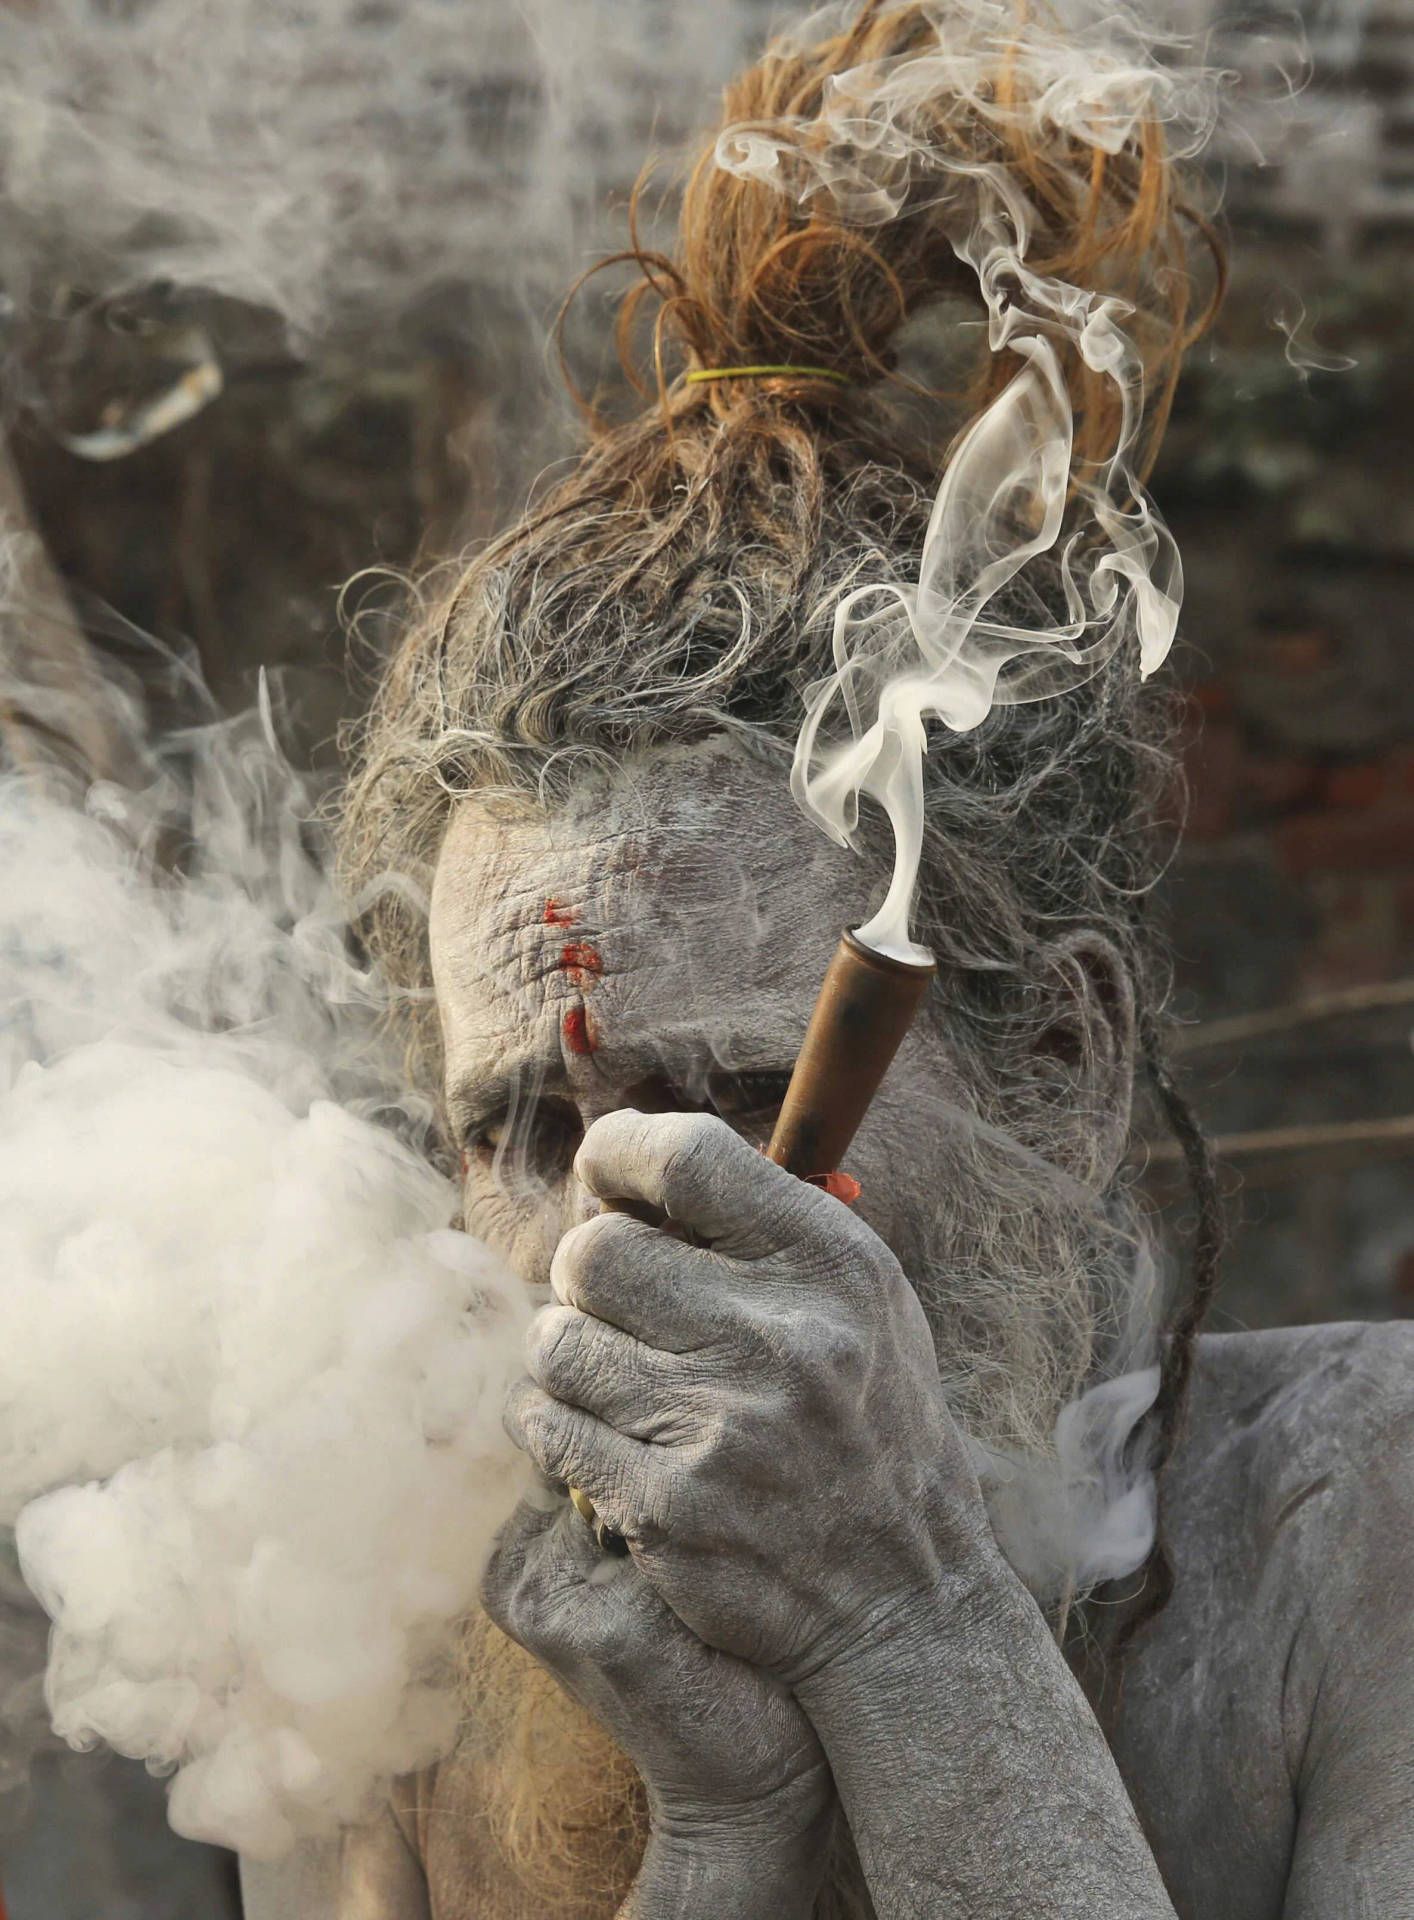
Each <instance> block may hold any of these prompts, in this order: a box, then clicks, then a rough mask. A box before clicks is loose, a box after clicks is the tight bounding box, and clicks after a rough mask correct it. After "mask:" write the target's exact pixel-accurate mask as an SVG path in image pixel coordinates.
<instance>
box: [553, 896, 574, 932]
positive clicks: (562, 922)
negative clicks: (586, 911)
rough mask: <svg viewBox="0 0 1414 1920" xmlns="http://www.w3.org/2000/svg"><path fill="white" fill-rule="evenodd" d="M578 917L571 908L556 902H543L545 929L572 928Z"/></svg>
mask: <svg viewBox="0 0 1414 1920" xmlns="http://www.w3.org/2000/svg"><path fill="white" fill-rule="evenodd" d="M578 918H579V915H578V914H577V913H576V912H575V910H574V908H573V907H566V906H563V905H562V904H561V903H560V902H559V901H558V900H547V901H546V902H545V925H546V926H547V927H572V926H573V925H574V923H575V921H576V920H578Z"/></svg>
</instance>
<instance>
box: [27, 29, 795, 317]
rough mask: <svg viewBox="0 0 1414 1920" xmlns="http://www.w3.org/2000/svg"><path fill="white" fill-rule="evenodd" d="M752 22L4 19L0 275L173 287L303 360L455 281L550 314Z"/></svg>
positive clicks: (108, 287) (96, 288) (50, 283)
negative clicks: (316, 342)
mask: <svg viewBox="0 0 1414 1920" xmlns="http://www.w3.org/2000/svg"><path fill="white" fill-rule="evenodd" d="M763 20H764V9H763V8H762V7H761V6H759V5H758V4H755V0H736V4H734V5H728V6H714V7H711V8H705V7H667V8H665V7H661V6H658V5H656V4H654V0H613V3H612V4H607V0H599V3H598V4H592V3H591V4H585V3H584V0H524V4H522V5H520V6H516V7H507V6H503V5H500V4H499V0H376V3H375V4H373V5H369V4H367V0H298V3H296V0H131V4H124V5H122V6H116V5H112V4H110V3H109V0H46V4H45V5H44V6H42V7H37V8H33V9H30V8H13V7H12V8H5V9H3V10H0V193H2V194H3V197H4V199H5V201H6V203H7V218H6V221H5V223H4V225H3V228H0V281H3V284H4V286H5V288H6V290H7V291H8V293H9V295H10V297H11V299H12V301H14V302H15V303H17V305H20V306H24V305H26V304H27V303H29V302H30V301H31V300H32V299H35V298H37V297H39V296H40V295H41V294H43V295H45V296H47V295H48V294H49V293H50V292H51V291H52V290H53V288H54V287H56V286H59V285H65V286H69V287H72V288H77V289H80V290H82V291H83V292H84V293H86V294H88V295H91V296H95V297H107V296H111V295H113V294H115V293H119V292H122V291H124V290H126V289H128V288H131V287H134V286H141V285H145V284H149V283H151V282H154V281H167V282H170V283H171V284H172V285H173V286H174V287H176V288H178V289H188V290H191V289H199V290H201V291H204V292H206V293H211V294H218V295H224V296H228V297H230V298H234V299H237V300H240V301H244V302H248V303H250V304H251V305H254V306H257V307H262V308H267V309H271V310H273V311H274V312H276V313H278V314H280V315H282V316H283V317H284V319H285V320H286V322H287V323H288V325H289V327H290V329H291V331H292V334H293V336H294V337H295V339H296V341H297V342H301V341H303V342H306V343H307V342H308V341H309V340H310V339H311V338H313V337H315V336H317V335H319V334H320V333H321V332H323V331H325V330H327V329H329V328H337V327H340V326H343V325H347V324H349V323H353V324H354V325H355V326H356V328H357V330H358V332H359V333H360V334H362V335H367V334H368V333H370V332H371V331H372V329H373V328H375V327H385V328H386V327H387V326H389V325H391V324H393V323H395V322H396V321H397V320H398V319H399V318H400V317H402V316H404V315H405V314H406V313H408V312H409V311H410V310H411V309H412V308H414V307H415V306H417V304H418V303H419V302H420V301H423V300H425V299H426V298H427V297H428V296H429V295H431V294H433V293H435V292H436V291H437V290H438V289H440V288H445V287H447V286H449V285H451V286H461V287H463V288H465V286H466V285H467V284H468V283H470V284H472V285H480V286H482V287H486V288H490V289H492V290H493V291H494V292H495V293H497V294H500V295H502V296H504V294H505V293H506V291H507V290H508V289H510V290H517V289H518V290H521V291H527V290H528V291H531V292H533V293H535V294H536V295H537V296H541V295H543V296H545V297H547V298H553V297H555V296H556V295H558V293H560V292H562V291H563V286H564V284H565V281H566V277H567V271H569V270H574V271H577V270H578V268H579V267H580V266H583V265H585V264H587V263H588V257H589V256H588V254H587V252H586V249H587V248H592V246H593V245H594V237H595V234H596V233H597V232H599V231H601V230H602V229H601V227H600V222H601V220H602V217H603V212H604V207H605V203H606V201H607V199H608V197H609V195H610V194H611V192H614V191H619V190H622V189H624V188H626V187H627V186H629V185H631V184H632V182H633V180H634V178H635V176H636V175H637V172H638V169H639V166H640V165H641V163H642V161H643V159H644V156H645V155H646V154H647V153H648V152H649V150H650V149H651V148H652V147H653V146H654V145H655V144H657V143H660V142H668V143H669V144H671V141H672V138H673V135H674V132H675V131H681V130H684V129H686V128H689V127H691V126H693V125H695V124H696V122H697V121H698V119H699V118H700V116H701V115H702V114H703V112H704V110H710V103H711V99H712V92H713V88H714V86H715V85H718V84H720V83H721V82H723V81H725V79H726V78H727V76H728V74H729V73H730V72H731V70H732V69H733V68H734V67H735V66H736V65H737V64H738V62H739V60H740V59H741V57H742V55H743V54H744V53H745V52H746V51H747V49H748V47H749V46H750V45H751V44H752V43H753V41H754V39H755V38H757V37H759V33H760V25H761V22H762V21H763ZM443 318H444V321H446V322H449V323H451V324H455V316H453V315H444V316H443ZM535 345H536V348H537V350H538V347H539V340H538V339H537V341H536V343H535Z"/></svg>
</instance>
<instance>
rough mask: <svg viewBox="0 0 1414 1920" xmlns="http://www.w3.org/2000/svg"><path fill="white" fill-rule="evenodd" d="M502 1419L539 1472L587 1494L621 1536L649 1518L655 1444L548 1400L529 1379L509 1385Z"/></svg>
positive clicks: (630, 1534) (629, 1534)
mask: <svg viewBox="0 0 1414 1920" xmlns="http://www.w3.org/2000/svg"><path fill="white" fill-rule="evenodd" d="M502 1420H503V1424H504V1426H505V1429H506V1432H507V1433H508V1434H509V1436H510V1438H511V1440H512V1441H513V1442H514V1443H515V1445H516V1446H518V1447H519V1448H521V1450H522V1451H523V1452H524V1453H527V1454H529V1456H530V1458H531V1459H532V1460H533V1461H534V1462H535V1464H536V1465H537V1466H538V1467H539V1468H540V1470H541V1472H542V1473H547V1474H548V1475H549V1476H550V1478H551V1479H552V1480H561V1481H563V1482H564V1483H565V1485H566V1486H573V1487H578V1488H579V1489H580V1490H581V1491H582V1492H583V1493H586V1494H588V1496H589V1498H590V1499H591V1500H592V1501H593V1502H594V1505H595V1507H596V1508H597V1509H598V1512H599V1516H600V1518H601V1519H602V1520H603V1521H604V1522H605V1523H606V1525H608V1526H611V1527H613V1528H614V1529H615V1531H616V1532H618V1533H621V1534H623V1536H624V1538H625V1539H628V1540H631V1539H633V1538H634V1537H635V1536H636V1535H637V1534H639V1533H641V1531H642V1529H643V1526H644V1524H645V1522H648V1521H650V1520H651V1519H652V1518H653V1516H652V1515H650V1514H648V1513H646V1512H645V1511H644V1508H645V1505H646V1497H647V1493H648V1489H649V1487H650V1485H651V1484H652V1482H653V1480H654V1479H655V1478H656V1477H657V1476H656V1475H655V1474H654V1473H653V1472H651V1471H650V1463H651V1461H652V1458H653V1456H655V1455H657V1454H658V1453H659V1452H660V1450H659V1449H657V1448H653V1447H649V1446H646V1445H644V1443H643V1442H642V1441H639V1440H631V1439H629V1438H628V1437H627V1436H626V1435H624V1434H621V1433H616V1432H615V1431H614V1429H613V1428H612V1427H610V1426H607V1425H606V1424H605V1423H604V1421H602V1420H598V1419H596V1418H595V1417H594V1415H593V1414H592V1413H586V1412H585V1411H584V1410H583V1408H582V1407H567V1406H566V1405H565V1404H564V1402H563V1401H560V1400H552V1399H551V1397H550V1395H549V1394H548V1393H546V1392H545V1390H544V1389H543V1388H542V1387H538V1386H536V1384H535V1382H534V1381H533V1380H519V1381H517V1382H516V1384H515V1385H514V1386H513V1387H512V1388H511V1390H510V1392H509V1393H508V1394H507V1395H506V1405H505V1411H504V1413H503V1415H502ZM658 1471H659V1472H661V1465H659V1468H658Z"/></svg>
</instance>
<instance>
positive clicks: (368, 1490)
mask: <svg viewBox="0 0 1414 1920" xmlns="http://www.w3.org/2000/svg"><path fill="white" fill-rule="evenodd" d="M112 697H113V700H114V703H115V710H117V711H121V712H122V714H123V717H124V719H125V722H126V724H127V725H128V727H129V730H130V732H131V733H132V734H133V751H134V755H135V757H137V758H138V759H139V760H140V764H141V767H142V770H143V776H144V778H143V781H140V782H139V783H138V784H137V785H136V786H135V787H134V788H132V789H125V790H122V791H120V790H119V789H117V788H116V787H105V786H102V785H99V786H96V787H94V788H93V789H92V790H91V791H90V793H89V795H88V800H87V804H86V805H85V806H80V805H76V804H75V803H74V799H73V796H72V794H71V793H69V792H67V791H65V790H64V789H62V788H60V787H59V786H57V785H54V786H47V785H46V784H45V783H44V782H43V781H42V780H38V779H24V778H21V777H20V776H18V775H16V776H11V777H9V778H7V779H5V780H4V781H2V782H0V874H2V875H3V876H4V879H3V885H0V1319H3V1323H4V1326H5V1330H6V1337H5V1341H4V1343H3V1345H0V1524H4V1525H13V1526H14V1528H15V1532H16V1537H17V1541H18V1547H19V1554H20V1562H21V1566H22V1569H23V1572H24V1575H25V1578H26V1580H27V1582H28V1584H29V1586H30V1587H31V1588H32V1589H33V1591H34V1592H35V1593H36V1594H38V1595H39V1597H40V1598H41V1600H42V1601H43V1603H44V1605H45V1607H46V1609H47V1611H48V1612H49V1614H50V1615H51V1617H52V1619H53V1622H54V1632H53V1636H52V1646H51V1654H50V1665H49V1672H48V1679H47V1698H48V1704H49V1708H50V1711H51V1713H52V1716H53V1720H54V1724H55V1727H56V1729H57V1731H58V1732H59V1733H60V1734H61V1735H63V1737H64V1738H66V1739H67V1740H69V1741H70V1742H71V1743H73V1744H75V1745H92V1744H93V1743H95V1742H96V1741H98V1740H103V1741H106V1742H108V1743H109V1744H110V1745H112V1746H113V1747H115V1748H117V1749H118V1750H119V1751H120V1752H123V1753H126V1754H130V1755H133V1756H136V1757H141V1758H143V1759H146V1760H147V1761H148V1762H149V1763H151V1764H152V1765H154V1766H155V1767H158V1768H159V1769H164V1770H167V1769H174V1770H175V1772H176V1778H175V1781H174V1783H173V1786H172V1790H171V1818H172V1822H173V1824H174V1826H176V1827H177V1828H178V1830H179V1831H181V1832H183V1833H186V1834H189V1835H192V1836H194V1837H199V1838H206V1839H213V1840H219V1841H222V1842H224V1843H225V1844H227V1845H229V1846H234V1847H239V1848H242V1849H244V1850H247V1851H249V1852H251V1853H255V1854H259V1855H272V1854H275V1853H278V1852H279V1851H281V1850H282V1849H283V1848H284V1847H286V1846H287V1845H288V1844H289V1843H290V1841H291V1840H292V1839H293V1838H294V1837H295V1835H296V1834H299V1833H318V1832H322V1831H329V1830H332V1828H333V1827H334V1826H335V1825H336V1824H337V1823H338V1822H339V1821H341V1820H345V1819H348V1818H351V1817H353V1816H354V1815H355V1814H356V1813H357V1812H358V1810H359V1808H360V1806H361V1805H362V1804H363V1802H364V1801H365V1799H366V1798H367V1796H368V1794H369V1793H370V1792H371V1790H372V1789H373V1787H374V1786H375V1785H376V1783H377V1782H378V1781H379V1780H380V1779H381V1778H383V1777H385V1776H386V1775H388V1774H390V1773H394V1772H397V1771H400V1770H403V1769H405V1768H409V1767H415V1766H420V1765H423V1764H426V1763H427V1762H428V1761H430V1760H431V1759H432V1758H433V1757H435V1755H436V1754H438V1753H439V1752H440V1751H442V1750H444V1749H445V1747H446V1745H447V1743H448V1741H449V1739H450V1736H451V1733H452V1729H453V1727H454V1724H455V1717H456V1708H455V1700H454V1683H453V1681H454V1676H453V1656H454V1651H455V1647H454V1642H455V1635H456V1623H457V1621H458V1620H459V1618H460V1617H461V1616H462V1615H463V1614H464V1613H465V1611H466V1610H467V1608H468V1607H469V1606H470V1605H471V1604H472V1603H473V1601H474V1598H475V1594H476V1587H477V1581H478V1578H479V1571H480V1567H481V1564H482V1560H483V1557H484V1554H485V1551H486V1549H487V1546H488V1544H489V1541H490V1538H491V1535H492V1532H493V1530H494V1528H495V1527H496V1526H497V1525H498V1524H499V1522H500V1520H501V1519H502V1518H503V1517H504V1514H505V1512H506V1511H507V1510H508V1509H509V1505H510V1503H511V1502H512V1500H513V1498H514V1496H515V1492H516V1489H517V1485H518V1467H517V1465H516V1464H515V1460H516V1457H515V1456H514V1455H513V1454H512V1453H511V1450H510V1448H509V1446H508V1444H507V1443H506V1442H505V1440H504V1439H503V1437H502V1435H501V1431H500V1405H501V1400H502V1396H503V1393H504V1390H505V1386H506V1384H507V1383H508V1381H509V1380H510V1378H512V1377H513V1376H514V1374H515V1373H516V1372H517V1371H518V1370H519V1366H520V1360H519V1352H520V1337H521V1332H522V1329H523V1325H524V1321H525V1318H526V1315H527V1313H528V1311H529V1305H528V1302H527V1300H526V1298H525V1294H524V1289H523V1288H522V1287H521V1285H520V1283H519V1282H517V1281H516V1280H514V1279H513V1278H512V1276H511V1275H510V1274H509V1273H508V1272H507V1271H505V1270H504V1269H503V1268H502V1267H501V1266H500V1265H499V1263H498V1262H496V1261H495V1260H493V1259H492V1257H491V1256H490V1255H489V1254H488V1253H487V1252H486V1250H485V1249H484V1248H482V1247H481V1246H479V1245H478V1244H477V1243H476V1242H474V1241H472V1240H470V1239H468V1238H467V1237H465V1236H464V1235H462V1234H460V1233H457V1232H453V1231H451V1230H449V1222H450V1221H451V1219H452V1215H453V1210H454V1206H455V1200H456V1195H455V1191H454V1189H453V1187H452V1186H451V1184H450V1183H449V1182H448V1181H447V1180H445V1179H444V1178H442V1177H441V1176H440V1175H439V1174H438V1173H437V1172H436V1171H434V1170H433V1168H432V1167H431V1166H430V1165H429V1163H428V1161H427V1159H426V1157H425V1153H424V1151H423V1149H424V1147H425V1139H424V1134H425V1126H426V1120H427V1116H426V1114H425V1112H422V1111H420V1110H419V1109H418V1107H417V1105H416V1104H415V1103H413V1102H410V1101H408V1100H406V1099H404V1097H403V1096H402V1094H401V1091H400V1082H399V1078H398V1074H397V1069H396V1063H395V1061H394V1059H393V1058H392V1057H391V1056H390V1054H389V1051H388V1049H387V1047H386V1045H385V1043H384V1041H383V1039H382V1037H381V1029H380V1020H381V1017H382V1015H383V1013H384V1011H385V1008H384V1004H383V997H382V994H381V992H380V989H379V985H378V982H377V980H376V979H375V978H374V977H372V976H371V975H370V974H369V973H367V972H366V971H365V970H364V969H363V968H362V967H361V965H360V964H359V962H358V961H357V959H356V958H355V957H354V956H353V955H352V953H351V950H350V948H349V946H348V944H347V942H346V938H345V925H344V920H343V916H342V914H341V912H340V910H339V907H338V904H337V901H336V897H335V894H334V892H333V889H332V886H331V884H330V882H329V880H328V879H327V877H326V875H325V873H324V870H323V867H322V865H321V861H320V858H319V854H318V849H317V847H315V846H314V845H313V843H312V841H311V837H310V829H309V826H308V816H309V811H310V808H309V800H308V796H307V795H306V794H305V792H304V791H303V789H302V788H301V785H300V783H299V782H298V780H297V779H296V778H295V777H294V776H293V775H292V773H291V772H290V770H289V768H288V767H287V766H286V765H285V764H284V762H283V761H282V759H281V757H280V755H279V754H278V752H277V751H276V749H275V747H274V745H273V738H272V734H271V729H270V714H269V708H268V705H267V708H266V710H265V712H264V713H263V714H252V715H247V716H245V717H244V718H241V719H237V720H233V721H229V722H223V723H211V724H208V725H205V726H203V727H197V728H192V729H188V730H186V731H184V732H180V733H176V734H173V735H171V736H170V737H169V738H167V739H166V740H165V741H162V742H160V743H159V744H157V745H155V746H153V745H150V744H145V743H143V742H142V741H141V740H140V739H139V738H138V737H137V735H136V722H137V718H138V707H137V705H136V702H135V700H134V699H133V698H132V696H131V695H129V694H124V692H123V691H122V690H121V689H114V690H113V696H112Z"/></svg>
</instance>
